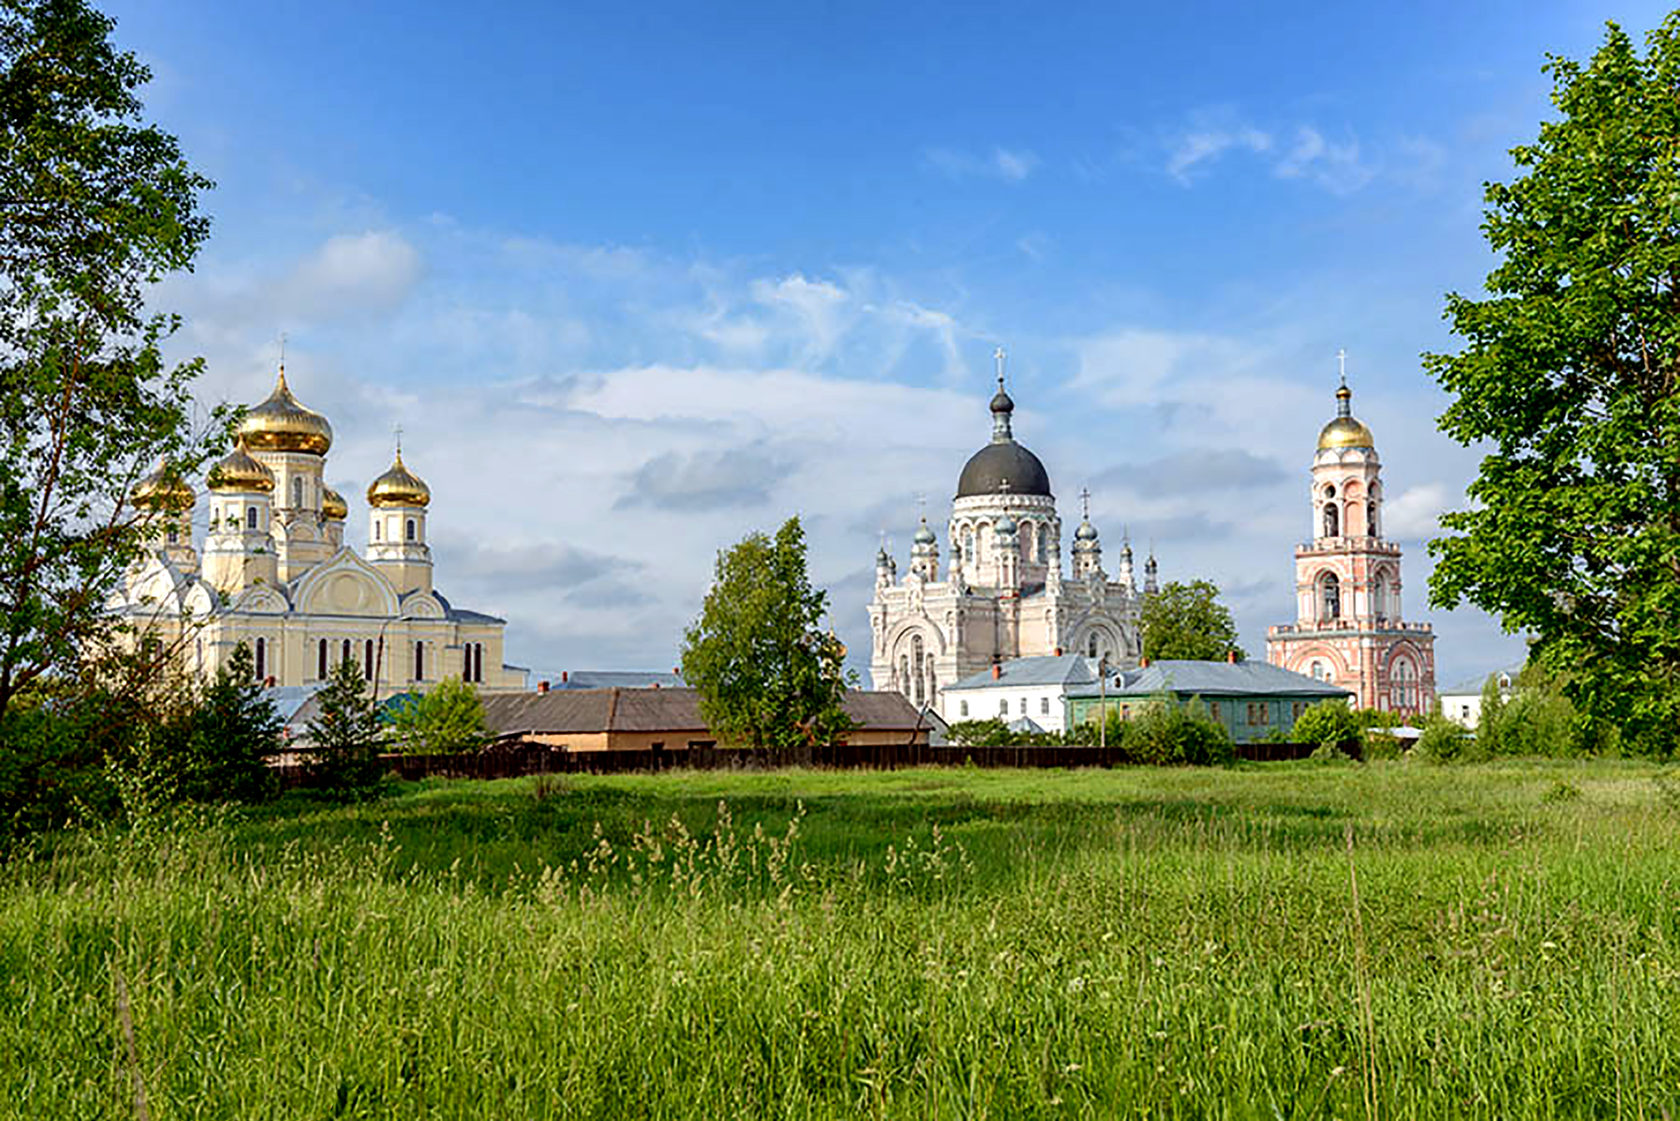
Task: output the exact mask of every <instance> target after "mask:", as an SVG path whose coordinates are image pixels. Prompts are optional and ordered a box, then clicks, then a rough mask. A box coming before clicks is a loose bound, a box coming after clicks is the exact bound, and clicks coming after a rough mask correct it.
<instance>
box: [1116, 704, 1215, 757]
mask: <svg viewBox="0 0 1680 1121" xmlns="http://www.w3.org/2000/svg"><path fill="white" fill-rule="evenodd" d="M1141 707H1142V711H1141V712H1140V713H1139V714H1138V715H1137V716H1135V717H1133V718H1132V719H1131V720H1128V721H1125V722H1124V724H1123V725H1122V727H1123V728H1124V732H1123V733H1122V734H1123V737H1124V738H1123V740H1122V744H1121V745H1122V746H1123V747H1124V749H1125V752H1126V755H1127V757H1128V758H1130V759H1131V760H1133V761H1134V762H1138V763H1154V764H1164V763H1188V764H1190V765H1192V766H1208V765H1210V764H1214V763H1229V762H1230V761H1231V759H1232V758H1233V756H1234V755H1235V751H1234V750H1233V748H1232V746H1231V736H1230V733H1228V732H1226V730H1225V726H1224V725H1223V724H1221V723H1219V721H1217V720H1215V719H1214V718H1213V717H1212V716H1210V715H1208V710H1207V707H1206V706H1205V705H1203V704H1202V702H1201V698H1199V697H1192V698H1191V699H1190V700H1189V702H1188V703H1185V704H1178V703H1176V702H1175V701H1173V700H1172V699H1171V698H1169V697H1160V698H1157V699H1154V700H1151V701H1149V702H1148V703H1146V704H1144V705H1143V706H1141ZM1110 742H1113V741H1112V740H1111V741H1110Z"/></svg>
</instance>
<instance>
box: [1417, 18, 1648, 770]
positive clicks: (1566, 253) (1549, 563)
mask: <svg viewBox="0 0 1680 1121" xmlns="http://www.w3.org/2000/svg"><path fill="white" fill-rule="evenodd" d="M1647 45H1648V49H1647V51H1646V52H1645V54H1644V56H1643V57H1640V55H1639V54H1638V52H1637V51H1636V50H1635V48H1634V45H1633V43H1632V42H1631V41H1630V40H1629V38H1628V36H1627V35H1626V34H1624V33H1623V32H1622V31H1621V29H1620V28H1618V27H1617V26H1616V25H1615V24H1611V25H1609V31H1608V33H1607V35H1606V37H1605V42H1604V45H1603V46H1602V47H1601V48H1600V49H1599V51H1598V52H1597V54H1595V55H1594V56H1593V58H1592V60H1591V61H1590V62H1589V63H1587V64H1585V65H1583V64H1581V63H1580V62H1577V61H1574V60H1571V59H1566V58H1558V57H1550V58H1548V60H1547V62H1546V64H1545V70H1546V71H1547V72H1549V73H1550V75H1551V77H1552V83H1553V88H1552V103H1553V104H1554V105H1555V106H1556V107H1557V110H1558V114H1559V119H1557V120H1555V121H1551V122H1547V123H1545V124H1542V125H1541V126H1540V132H1539V138H1538V139H1537V140H1536V141H1535V142H1534V143H1532V144H1524V145H1522V146H1519V147H1517V148H1514V149H1512V153H1511V154H1512V157H1513V160H1514V163H1515V165H1516V167H1517V168H1518V169H1519V174H1518V176H1517V177H1516V178H1515V179H1514V180H1513V181H1512V182H1510V183H1492V184H1489V185H1488V187H1487V189H1486V196H1485V198H1486V202H1487V210H1486V215H1485V217H1486V221H1485V222H1484V224H1483V226H1482V229H1483V232H1484V233H1485V235H1486V237H1487V240H1488V243H1489V245H1490V246H1491V247H1492V249H1493V250H1494V251H1495V252H1496V253H1498V254H1499V255H1500V256H1501V261H1500V263H1499V265H1498V267H1497V268H1495V269H1494V270H1493V271H1492V272H1491V273H1490V274H1489V275H1488V277H1487V281H1486V288H1487V298H1485V299H1472V298H1470V297H1468V296H1463V295H1460V294H1458V293H1449V294H1448V296H1447V300H1446V316H1447V318H1448V319H1449V320H1450V321H1451V323H1452V327H1453V330H1454V332H1455V333H1457V334H1458V335H1459V336H1460V337H1461V338H1462V339H1463V340H1464V341H1465V347H1464V349H1463V351H1462V352H1460V353H1458V354H1426V355H1425V356H1424V364H1425V366H1426V367H1427V368H1428V369H1429V370H1430V371H1431V372H1432V373H1433V374H1434V375H1435V377H1436V378H1437V379H1438V380H1439V381H1440V383H1441V385H1442V387H1443V388H1445V389H1446V390H1447V391H1448V393H1450V394H1452V395H1453V397H1454V400H1453V402H1452V404H1451V405H1449V406H1448V408H1447V410H1446V412H1445V413H1444V414H1443V415H1442V416H1441V418H1440V426H1441V428H1442V430H1443V431H1445V432H1446V433H1447V434H1448V435H1450V436H1452V437H1453V438H1454V439H1456V440H1458V441H1459V442H1460V443H1462V444H1465V445H1466V446H1470V445H1475V446H1477V447H1481V448H1486V455H1485V456H1484V457H1483V459H1482V464H1481V470H1480V473H1479V474H1478V476H1477V477H1476V479H1475V481H1474V482H1472V483H1471V484H1470V487H1469V490H1468V496H1469V498H1470V505H1469V508H1468V509H1465V510H1461V511H1456V512H1452V513H1449V514H1447V515H1445V516H1443V517H1442V519H1441V525H1442V527H1443V530H1444V531H1445V532H1444V533H1443V534H1442V536H1440V537H1439V538H1437V539H1436V540H1434V541H1432V542H1431V543H1430V552H1431V553H1432V554H1433V555H1434V556H1435V558H1436V565H1435V571H1434V573H1433V575H1432V576H1431V579H1430V596H1431V599H1432V601H1433V602H1434V603H1435V605H1436V606H1439V607H1447V608H1451V607H1456V606H1458V605H1459V604H1461V603H1471V604H1474V605H1476V606H1478V607H1481V608H1483V609H1485V610H1487V611H1490V612H1493V613H1494V614H1496V615H1498V616H1499V617H1500V619H1501V621H1502V622H1503V624H1504V626H1505V628H1506V630H1507V631H1512V632H1516V631H1527V632H1531V633H1532V634H1533V635H1534V636H1535V641H1534V644H1533V647H1532V656H1533V657H1534V658H1535V659H1536V660H1537V661H1538V662H1539V663H1540V664H1541V665H1542V666H1544V667H1546V668H1547V669H1549V670H1551V671H1553V672H1556V673H1560V674H1565V675H1566V676H1567V679H1568V684H1567V686H1566V689H1567V691H1568V694H1569V696H1570V699H1571V700H1573V701H1574V702H1575V704H1576V706H1577V708H1578V709H1579V710H1580V711H1581V712H1582V714H1583V715H1584V716H1585V717H1586V718H1587V719H1588V720H1589V722H1591V723H1593V724H1595V725H1597V727H1598V731H1599V732H1600V733H1601V734H1602V733H1603V732H1604V731H1605V730H1606V729H1608V728H1611V727H1614V728H1617V729H1619V733H1620V736H1621V743H1622V747H1623V748H1624V749H1625V750H1632V751H1637V752H1642V753H1651V754H1661V755H1667V754H1671V753H1672V752H1673V750H1674V748H1675V743H1676V736H1677V729H1680V237H1677V236H1676V233H1677V229H1676V217H1675V209H1674V199H1675V198H1676V197H1677V196H1680V107H1677V103H1676V100H1675V90H1676V89H1677V88H1680V13H1676V14H1674V15H1671V16H1669V17H1668V19H1667V20H1665V21H1664V23H1663V25H1662V26H1661V28H1659V29H1658V30H1657V31H1654V32H1652V33H1651V35H1650V36H1649V37H1648V39H1647Z"/></svg>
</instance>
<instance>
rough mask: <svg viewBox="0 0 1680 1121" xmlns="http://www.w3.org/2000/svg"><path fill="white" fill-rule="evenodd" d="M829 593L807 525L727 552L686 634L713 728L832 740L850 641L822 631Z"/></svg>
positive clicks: (755, 738)
mask: <svg viewBox="0 0 1680 1121" xmlns="http://www.w3.org/2000/svg"><path fill="white" fill-rule="evenodd" d="M827 606H828V595H827V593H825V592H823V591H822V590H821V589H818V588H813V587H811V581H810V577H809V576H808V575H807V574H806V571H805V531H804V529H803V528H802V527H801V526H800V524H799V519H798V518H789V519H788V520H787V522H786V523H785V524H783V526H782V528H781V529H779V530H777V531H776V536H775V537H774V538H770V537H766V536H765V535H764V534H762V533H754V534H752V535H750V536H748V537H746V538H745V539H743V540H742V541H741V542H740V543H739V544H737V545H736V546H734V547H733V548H731V549H729V550H728V551H726V552H723V553H719V554H718V560H717V570H716V573H715V574H714V577H713V580H712V587H711V590H710V591H708V592H707V593H706V599H705V602H704V604H703V605H702V606H701V609H700V616H699V618H697V619H696V620H695V621H694V622H693V623H692V624H691V625H690V626H689V628H688V630H687V631H686V632H685V634H684V636H683V650H682V675H683V680H685V681H687V682H688V683H689V684H690V685H692V686H693V687H694V688H695V689H696V690H698V691H699V694H700V715H701V717H702V718H704V720H705V721H706V725H707V727H709V728H710V729H711V730H712V732H713V734H714V735H716V736H718V738H720V739H722V740H724V741H725V742H729V743H745V744H751V745H752V746H753V747H805V746H810V745H813V744H822V743H830V742H832V741H833V740H834V739H835V738H836V737H837V736H839V735H840V734H842V733H843V732H845V731H846V730H847V729H848V728H849V727H850V726H851V721H850V719H849V718H848V717H847V716H846V713H845V711H844V709H842V708H841V700H842V698H843V697H844V695H845V691H846V686H847V684H848V681H847V675H846V674H845V672H844V671H843V669H842V666H841V663H842V661H843V659H844V658H845V648H844V647H842V646H841V645H840V641H839V639H837V638H835V637H834V636H833V635H832V634H828V633H826V632H824V631H823V630H822V627H821V623H822V617H823V613H824V611H825V610H826V609H827Z"/></svg>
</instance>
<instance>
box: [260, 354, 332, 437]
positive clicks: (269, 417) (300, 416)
mask: <svg viewBox="0 0 1680 1121" xmlns="http://www.w3.org/2000/svg"><path fill="white" fill-rule="evenodd" d="M239 435H241V436H243V437H244V438H245V442H246V444H247V445H248V446H250V447H252V448H255V449H256V450H257V451H264V452H313V453H314V454H316V455H326V454H327V449H328V448H330V447H332V425H330V424H328V423H327V418H326V417H324V416H322V415H321V414H320V413H317V412H314V411H313V410H310V409H306V408H304V407H303V406H302V405H300V404H298V399H297V398H296V397H293V396H292V391H291V389H290V388H288V387H287V385H286V367H284V366H281V367H280V378H279V380H278V381H276V382H275V383H274V392H273V393H270V394H269V395H268V400H266V401H264V402H263V403H262V404H260V405H257V406H255V407H254V408H252V409H250V410H248V411H247V412H246V413H245V419H244V420H241V421H240V422H239Z"/></svg>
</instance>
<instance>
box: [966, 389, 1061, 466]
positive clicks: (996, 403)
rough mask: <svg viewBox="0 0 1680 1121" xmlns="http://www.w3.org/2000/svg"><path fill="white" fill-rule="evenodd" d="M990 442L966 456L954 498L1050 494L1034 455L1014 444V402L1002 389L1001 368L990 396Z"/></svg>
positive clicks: (1040, 464)
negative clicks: (984, 495)
mask: <svg viewBox="0 0 1680 1121" xmlns="http://www.w3.org/2000/svg"><path fill="white" fill-rule="evenodd" d="M990 407H991V410H992V442H991V443H989V444H987V445H986V446H985V447H983V448H981V449H980V450H979V451H977V452H975V453H974V454H973V455H972V456H970V457H969V460H968V462H967V463H965V464H963V469H962V474H961V475H960V476H958V478H957V497H958V498H970V497H973V496H975V495H983V494H1002V493H1004V492H1005V491H1008V492H1009V493H1011V494H1036V495H1042V496H1043V497H1045V498H1050V497H1053V496H1052V495H1051V493H1050V474H1049V472H1047V471H1045V470H1044V464H1043V463H1041V462H1039V459H1038V456H1036V455H1034V454H1033V453H1032V452H1030V451H1028V450H1027V449H1026V448H1024V447H1022V446H1021V445H1020V444H1018V443H1016V442H1015V433H1014V430H1013V428H1012V418H1013V416H1014V413H1015V402H1014V401H1013V400H1012V399H1011V398H1010V396H1009V394H1008V393H1007V392H1005V391H1004V388H1003V373H1002V369H1001V366H1000V368H999V372H998V387H997V393H995V394H993V396H992V403H991V406H990Z"/></svg>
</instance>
